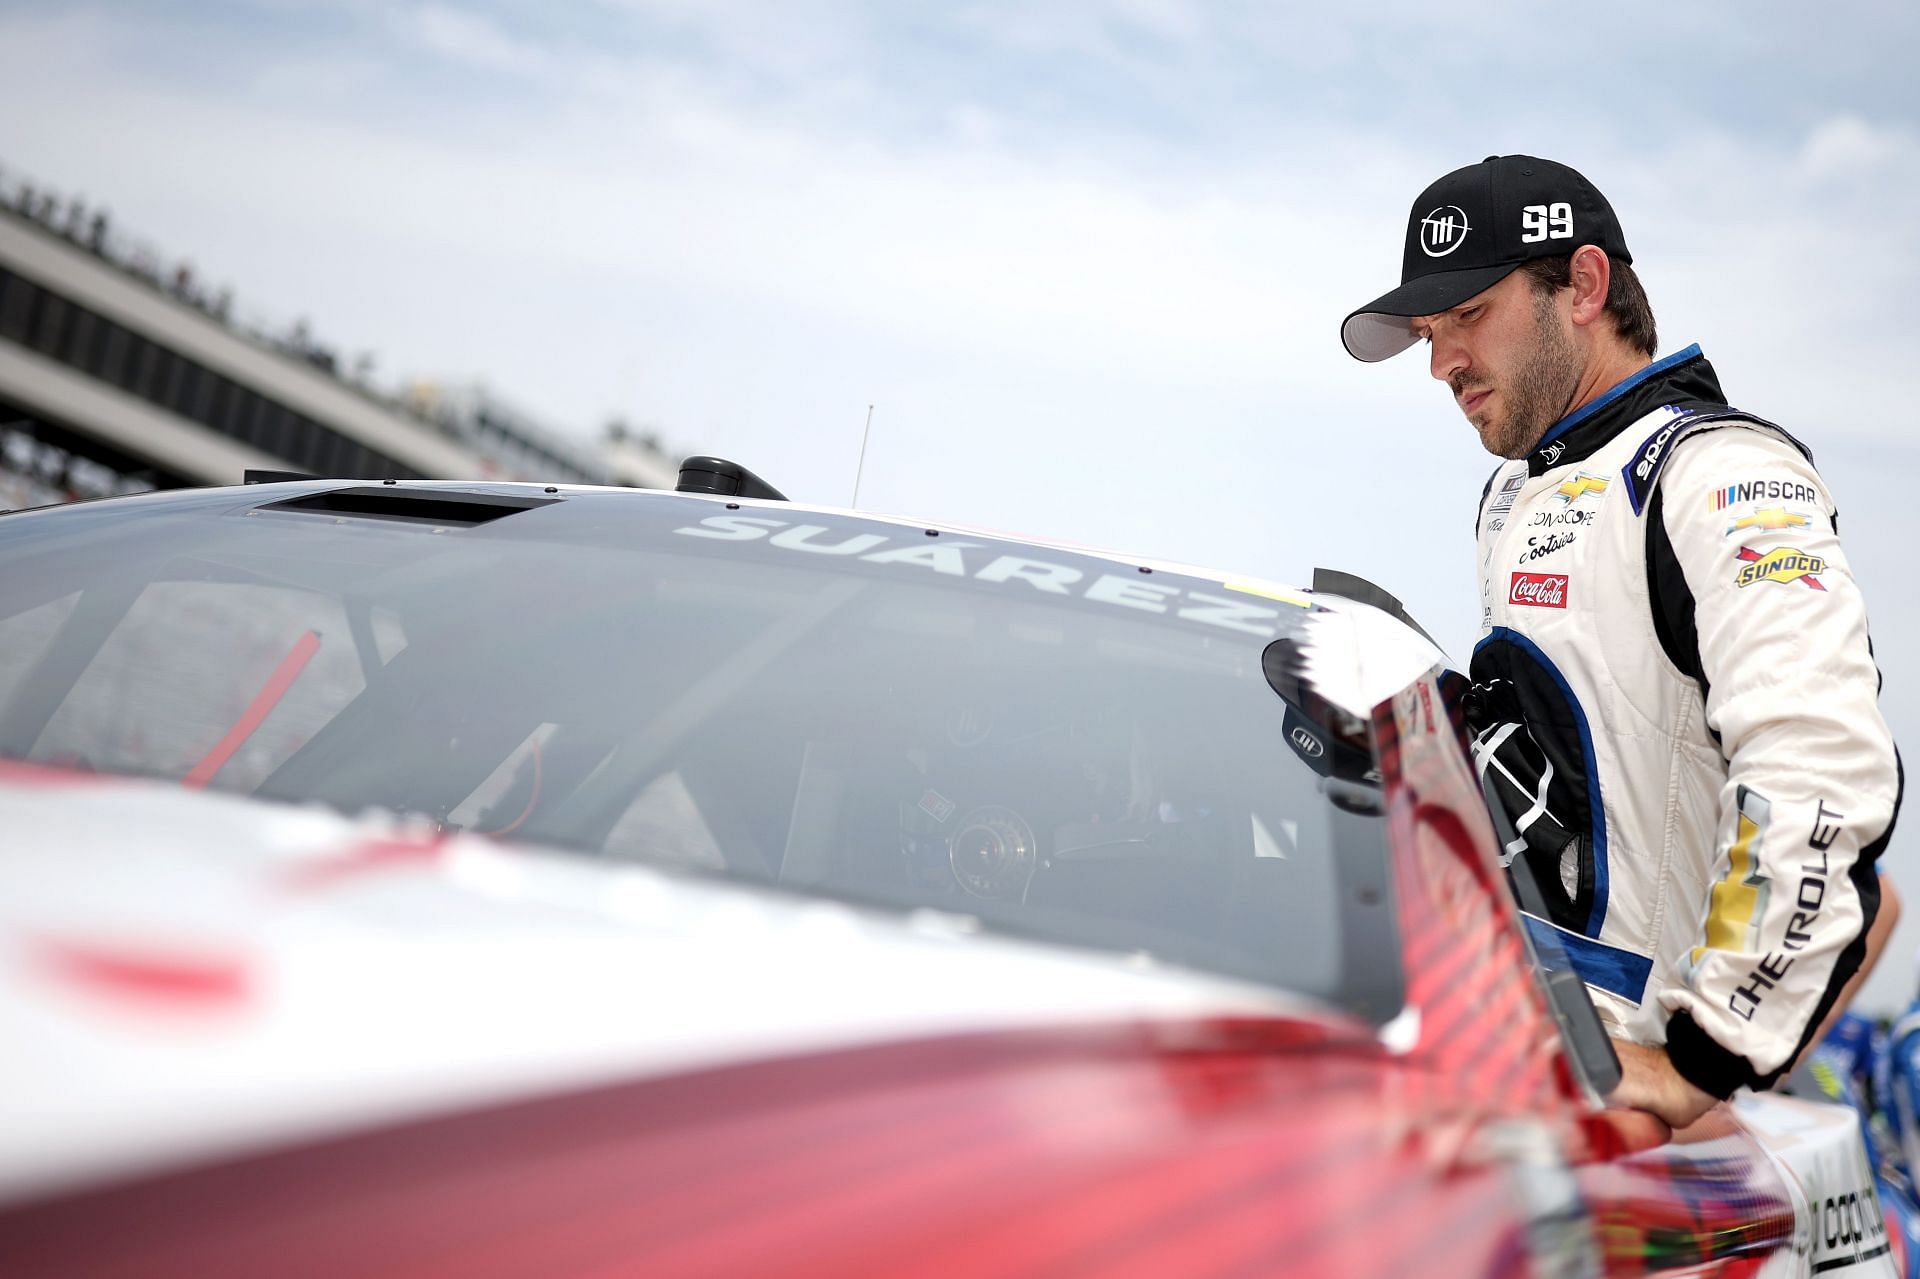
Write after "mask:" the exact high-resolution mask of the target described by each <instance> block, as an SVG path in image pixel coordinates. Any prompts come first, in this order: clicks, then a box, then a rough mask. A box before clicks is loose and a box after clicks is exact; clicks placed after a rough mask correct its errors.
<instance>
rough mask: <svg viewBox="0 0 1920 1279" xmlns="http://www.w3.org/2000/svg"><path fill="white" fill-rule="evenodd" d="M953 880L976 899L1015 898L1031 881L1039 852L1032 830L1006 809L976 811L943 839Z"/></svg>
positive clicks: (1016, 814) (964, 818)
mask: <svg viewBox="0 0 1920 1279" xmlns="http://www.w3.org/2000/svg"><path fill="white" fill-rule="evenodd" d="M947 851H948V858H949V860H950V861H951V863H952V865H953V877H954V878H955V879H957V880H959V881H960V886H961V887H962V888H964V889H966V890H967V891H968V892H970V893H972V894H973V895H974V896H976V897H998V898H1008V897H1018V896H1020V894H1022V893H1024V892H1025V891H1026V888H1027V881H1028V880H1029V879H1032V878H1033V872H1034V868H1035V867H1036V866H1037V865H1038V864H1039V850H1038V847H1037V845H1036V844H1035V842H1034V838H1033V828H1032V827H1031V826H1028V825H1027V823H1026V822H1025V821H1024V820H1022V819H1021V817H1020V815H1019V814H1018V813H1016V812H1014V811H1013V810H1012V809H1008V808H976V809H973V810H972V811H971V812H969V813H967V815H966V816H964V817H962V818H961V819H960V821H959V823H958V825H957V826H956V827H955V829H954V832H953V834H952V835H950V836H948V838H947Z"/></svg>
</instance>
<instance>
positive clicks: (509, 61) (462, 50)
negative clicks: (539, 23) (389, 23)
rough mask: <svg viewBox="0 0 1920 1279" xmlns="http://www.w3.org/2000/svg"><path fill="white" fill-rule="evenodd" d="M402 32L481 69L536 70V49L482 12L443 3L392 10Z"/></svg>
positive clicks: (445, 55)
mask: <svg viewBox="0 0 1920 1279" xmlns="http://www.w3.org/2000/svg"><path fill="white" fill-rule="evenodd" d="M394 19H395V24H396V25H397V26H398V27H399V28H400V29H401V31H402V32H403V33H404V34H405V35H407V36H410V37H411V38H412V39H414V40H416V41H418V42H419V44H420V46H421V47H422V48H424V49H426V50H428V51H429V52H431V53H433V54H435V55H437V56H439V57H442V58H446V59H448V60H449V61H452V62H456V63H459V64H461V65H463V66H468V67H474V68H478V69H480V70H483V71H509V72H516V73H523V72H528V71H532V70H536V69H538V68H539V67H540V66H541V65H542V61H543V60H542V59H541V58H540V57H539V56H538V53H537V51H536V50H535V48H534V47H533V46H532V45H531V44H528V43H526V42H523V41H518V40H515V39H513V38H512V37H511V36H509V35H507V33H506V32H504V31H502V30H501V29H500V26H499V24H498V23H496V22H494V21H493V20H492V19H491V18H488V17H486V16H485V15H483V14H480V13H476V12H474V11H472V10H469V9H459V8H455V7H453V6H451V5H446V4H423V5H418V6H416V7H414V8H411V9H400V10H396V11H395V13H394Z"/></svg>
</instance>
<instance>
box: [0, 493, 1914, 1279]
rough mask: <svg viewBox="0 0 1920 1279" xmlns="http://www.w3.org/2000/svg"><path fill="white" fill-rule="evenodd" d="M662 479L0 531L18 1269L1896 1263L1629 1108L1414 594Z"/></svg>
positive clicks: (0, 977)
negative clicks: (1546, 934)
mask: <svg viewBox="0 0 1920 1279" xmlns="http://www.w3.org/2000/svg"><path fill="white" fill-rule="evenodd" d="M690 473H691V474H693V475H694V477H695V478H694V481H693V482H695V483H698V484H700V485H702V486H704V487H705V488H707V489H708V490H710V491H709V492H706V493H650V492H638V491H626V490H610V489H593V488H541V487H538V486H526V485H507V484H482V485H463V484H452V483H425V482H412V481H403V482H392V481H389V482H386V483H375V484H366V483H358V482H351V481H336V482H323V481H303V482H287V483H271V484H260V485H252V486H247V487H243V488H232V489H210V490H198V491H185V492H175V493H166V494H148V495H142V496H138V497H131V498H124V499H114V500H110V501H103V502H96V503H88V504H81V505H76V506H71V507H65V508H59V509H49V510H43V511H37V512H25V513H19V514H14V515H9V516H6V517H5V518H0V565H3V566H4V569H0V1272H4V1273H7V1274H21V1275H36V1276H37V1275H82V1274H84V1275H123V1274H124V1275H142V1276H150V1275H183V1276H184V1275H193V1276H212V1275H262V1274H272V1275H307V1274H312V1275H340V1274H354V1275H378V1274H391V1275H410V1274H431V1275H541V1276H569V1275H582V1276H584V1275H594V1276H611V1275H627V1274H635V1275H640V1274H644V1275H764V1274H783V1275H850V1274H883V1273H951V1274H962V1273H964V1274H992V1275H1015V1274H1020V1275H1067V1274H1074V1275H1091V1274H1098V1275H1128V1274H1139V1275H1169V1274H1181V1275H1216V1274H1218V1275H1228V1274H1246V1275H1362V1276H1366V1275H1377V1276H1392V1275H1405V1274H1416V1273H1417V1274H1422V1275H1440V1276H1451V1275H1458V1276H1468V1275H1474V1276H1484V1275H1523V1274H1535V1275H1589V1274H1598V1273H1606V1274H1643V1273H1654V1272H1658V1273H1662V1274H1698V1275H1761V1274H1764V1275H1775V1274H1778V1275H1792V1274H1807V1273H1819V1274H1823V1275H1825V1274H1845V1275H1868V1274H1894V1273H1897V1270H1898V1268H1899V1267H1900V1266H1901V1265H1903V1264H1904V1258H1903V1257H1902V1256H1901V1255H1900V1253H1901V1248H1900V1245H1899V1243H1898V1241H1897V1240H1896V1239H1894V1238H1892V1237H1891V1236H1890V1235H1889V1233H1888V1230H1887V1227H1886V1223H1885V1220H1884V1217H1883V1214H1882V1212H1881V1210H1880V1208H1879V1206H1878V1204H1877V1203H1876V1202H1875V1200H1874V1191H1873V1179H1872V1177H1871V1175H1870V1173H1869V1170H1868V1169H1867V1167H1866V1161H1865V1156H1864V1154H1863V1152H1862V1149H1861V1145H1860V1141H1859V1138H1858V1135H1857V1131H1856V1126H1855V1119H1854V1116H1853V1115H1852V1113H1851V1112H1849V1111H1846V1110H1844V1109H1840V1108H1836V1107H1830V1106H1822V1105H1815V1104H1811V1103H1808V1102H1804V1101H1797V1100H1793V1099H1790V1098H1784V1097H1778V1096H1771V1095H1770V1096H1764V1097H1759V1096H1756V1097H1743V1098H1741V1099H1739V1100H1737V1101H1736V1102H1735V1103H1734V1104H1733V1105H1731V1106H1730V1107H1726V1108H1722V1109H1721V1110H1719V1111H1716V1112H1715V1113H1714V1114H1712V1115H1710V1116H1709V1117H1708V1119H1707V1120H1705V1121H1703V1122H1702V1123H1701V1124H1699V1125H1697V1126H1696V1127H1695V1128H1693V1129H1690V1130H1688V1131H1687V1132H1686V1133H1684V1134H1682V1135H1681V1137H1682V1139H1681V1140H1677V1141H1670V1140H1668V1139H1667V1134H1666V1133H1664V1132H1663V1131H1659V1130H1658V1125H1657V1123H1656V1122H1655V1121H1652V1120H1650V1119H1649V1118H1648V1117H1646V1116H1640V1115H1635V1114H1631V1113H1624V1112H1615V1111H1607V1110H1604V1109H1602V1108H1601V1106H1600V1104H1599V1101H1598V1098H1599V1095H1600V1094H1601V1093H1602V1092H1604V1091H1605V1090H1606V1088H1607V1087H1609V1086H1610V1083H1611V1080H1612V1078H1613V1077H1614V1076H1613V1074H1612V1072H1614V1071H1615V1070H1617V1066H1616V1064H1615V1062H1614V1060H1613V1057H1612V1053H1611V1049H1610V1048H1609V1047H1608V1046H1607V1044H1606V1041H1605V1039H1604V1037H1602V1036H1600V1035H1599V1033H1598V1025H1597V1022H1595V1021H1594V1019H1593V1015H1592V1009H1591V1007H1590V1005H1588V1004H1587V1003H1586V1001H1585V998H1584V995H1583V993H1582V990H1581V988H1580V987H1579V985H1578V983H1577V981H1574V980H1572V978H1571V975H1570V974H1568V973H1565V972H1558V973H1556V972H1553V971H1551V970H1552V969H1553V968H1554V966H1555V965H1554V961H1553V957H1552V956H1539V955H1536V954H1534V953H1533V951H1532V950H1531V949H1530V943H1529V941H1528V939H1527V937H1526V936H1525V935H1524V933H1523V932H1522V930H1521V929H1520V928H1519V927H1518V926H1517V913H1516V907H1515V905H1514V900H1513V897H1512V895H1511V894H1510V891H1509V888H1508V885H1507V882H1506V879H1505V877H1504V875H1503V874H1502V872H1501V871H1500V869H1499V867H1498V864H1497V859H1496V856H1495V850H1496V848H1497V838H1496V835H1495V832H1494V829H1493V827H1492V825H1491V822H1490V818H1489V814H1488V810H1487V809H1486V807H1485V806H1484V803H1483V801H1482V797H1481V795H1480V792H1479V790H1478V789H1477V786H1476V783H1475V780H1474V775H1473V772H1472V770H1471V768H1470V766H1469V764H1468V761H1467V756H1466V754H1465V752H1464V750H1463V747H1462V743H1461V738H1460V735H1459V731H1458V727H1457V714H1458V711H1457V698H1456V697H1455V696H1454V695H1453V694H1454V691H1455V688H1454V685H1455V681H1454V678H1453V677H1451V676H1449V675H1448V674H1447V672H1446V669H1445V662H1444V658H1443V656H1442V655H1441V654H1440V652H1439V651H1438V650H1437V649H1435V648H1434V647H1433V645H1432V644H1431V643H1430V642H1429V641H1428V640H1426V639H1425V637H1424V636H1423V635H1421V634H1420V633H1419V632H1418V630H1417V628H1415V627H1413V626H1412V625H1411V624H1410V623H1408V622H1407V621H1405V620H1404V619H1403V617H1401V616H1399V615H1397V608H1396V607H1395V606H1394V605H1393V604H1392V602H1391V601H1390V600H1389V599H1387V598H1386V597H1384V596H1381V595H1379V594H1378V593H1377V592H1369V591H1368V590H1367V589H1365V588H1364V587H1362V586H1360V585H1357V584H1355V583H1353V582H1352V581H1351V580H1344V581H1343V580H1341V579H1338V578H1336V577H1331V576H1330V577H1326V578H1323V579H1322V582H1321V589H1319V590H1301V589H1294V588H1287V587H1281V586H1276V585H1273V584H1269V583H1262V582H1255V581H1245V580H1239V579H1235V578H1232V577H1226V576H1222V575H1219V574H1210V573H1204V572H1200V571H1196V570H1192V569H1183V568H1178V567H1175V566H1172V565H1167V564H1161V563H1155V562H1150V561H1145V562H1143V561H1138V560H1133V559H1127V558H1124V557H1117V556H1111V555H1104V554H1101V553H1097V552H1091V551H1087V550H1084V549H1078V548H1067V547H1062V546H1058V545H1049V544H1043V543H1037V542H1031V541H1023V540H1019V539H1014V538H1009V537H1006V536H1004V535H998V534H984V533H977V532H973V531H969V530H964V529H958V528H953V527H941V526H931V525H926V524H919V523H911V522H906V521H902V520H896V519H882V518H877V517H874V516H870V515H866V514H861V513H856V512H850V511H841V510H829V509H820V508H812V507H804V506H799V505H795V504H791V503H787V502H784V501H781V500H777V499H776V498H774V497H772V496H761V497H753V496H747V495H745V493H742V492H740V490H742V489H744V490H746V492H754V491H761V492H763V493H764V492H765V491H764V490H756V488H755V485H754V483H753V482H752V477H751V476H747V475H743V474H742V473H740V472H738V471H737V469H734V468H728V467H726V466H725V465H724V464H718V463H713V464H703V466H702V467H696V468H692V471H691V472H690ZM714 489H718V490H720V491H719V492H713V491H711V490H714ZM1369 595H1371V597H1372V602H1368V601H1367V600H1366V599H1358V598H1353V597H1354V596H1362V597H1366V596H1369Z"/></svg>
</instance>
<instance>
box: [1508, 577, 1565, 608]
mask: <svg viewBox="0 0 1920 1279" xmlns="http://www.w3.org/2000/svg"><path fill="white" fill-rule="evenodd" d="M1507 603H1509V604H1524V605H1526V606H1527V607H1528V608H1565V607H1566V606H1567V575H1566V574H1565V573H1515V574H1514V575H1513V581H1512V583H1511V584H1510V585H1509V586H1508V587H1507Z"/></svg>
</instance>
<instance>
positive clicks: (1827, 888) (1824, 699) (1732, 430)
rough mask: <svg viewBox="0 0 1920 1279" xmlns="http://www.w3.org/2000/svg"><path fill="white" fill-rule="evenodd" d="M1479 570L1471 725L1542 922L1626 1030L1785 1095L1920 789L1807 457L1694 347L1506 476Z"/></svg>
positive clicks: (1618, 1031)
mask: <svg viewBox="0 0 1920 1279" xmlns="http://www.w3.org/2000/svg"><path fill="white" fill-rule="evenodd" d="M1478 555H1479V565H1480V582H1481V600H1482V605H1483V609H1482V614H1481V621H1482V627H1481V629H1482V633H1483V634H1482V638H1481V640H1480V642H1479V644H1478V645H1477V646H1476V647H1475V650H1474V655H1473V663H1472V672H1471V673H1472V678H1473V683H1474V691H1473V693H1472V694H1471V695H1470V696H1469V699H1468V719H1469V723H1470V725H1471V726H1472V728H1473V730H1474V733H1475V738H1476V742H1475V754H1476V757H1477V761H1478V763H1479V766H1480V768H1481V770H1482V772H1483V774H1485V775H1486V776H1487V779H1488V780H1489V781H1490V782H1491V783H1492V784H1493V789H1494V790H1495V792H1496V795H1497V797H1498V799H1499V800H1500V802H1501V803H1502V805H1503V807H1505V808H1506V810H1507V812H1508V814H1509V815H1510V816H1511V817H1512V818H1513V820H1514V824H1515V826H1516V827H1517V828H1518V830H1519V832H1520V834H1519V837H1518V838H1516V839H1515V841H1514V843H1513V844H1512V845H1511V846H1510V847H1509V849H1508V850H1507V853H1508V860H1509V861H1510V860H1511V858H1512V857H1513V856H1516V855H1517V856H1524V857H1525V858H1526V859H1527V862H1528V864H1529V865H1530V866H1531V867H1532V868H1533V870H1534V872H1535V878H1536V879H1537V880H1538V881H1539V883H1540V885H1541V887H1542V889H1543V890H1544V892H1545V895H1546V898H1547V905H1548V910H1547V914H1548V915H1549V916H1550V918H1548V919H1544V920H1543V919H1539V918H1536V917H1533V916H1528V917H1527V919H1526V923H1527V926H1528V927H1529V928H1530V929H1533V930H1550V931H1551V932H1553V933H1554V934H1557V938H1558V941H1559V943H1560V945H1561V948H1562V949H1563V950H1564V952H1565V954H1566V955H1567V957H1568V959H1569V961H1570V962H1571V964H1572V966H1573V967H1574V969H1575V970H1576V971H1577V972H1578V973H1579V974H1580V976H1581V978H1582V980H1584V981H1585V982H1586V983H1587V986H1588V988H1589V990H1590V991H1591V992H1592V994H1593V998H1594V1002H1595V1004H1596V1006H1597V1007H1598V1008H1599V1010H1600V1015H1601V1017H1602V1019H1603V1020H1604V1021H1605V1022H1606V1023H1607V1024H1608V1028H1609V1030H1610V1031H1611V1033H1613V1034H1615V1035H1618V1036H1620V1037H1623V1038H1627V1039H1632V1040H1637V1041H1639V1042H1642V1043H1653V1044H1658V1043H1665V1044H1666V1046H1667V1050H1668V1053H1669V1056H1670V1057H1671V1059H1672V1061H1673V1064H1674V1067H1675V1068H1676V1069H1677V1070H1678V1071H1679V1073H1680V1074H1681V1075H1682V1076H1684V1077H1685V1078H1686V1079H1688V1080H1689V1081H1691V1082H1692V1083H1694V1084H1695V1085H1697V1086H1698V1087H1700V1088H1702V1089H1704V1090H1705V1091H1707V1092H1709V1093H1711V1094H1713V1095H1715V1096H1718V1097H1725V1096H1727V1095H1729V1094H1730V1093H1731V1092H1733V1090H1734V1089H1735V1088H1737V1087H1739V1086H1741V1085H1743V1084H1745V1085H1749V1086H1752V1087H1766V1086H1768V1085H1770V1084H1771V1083H1772V1082H1773V1081H1774V1080H1775V1079H1776V1078H1777V1077H1778V1076H1779V1074H1780V1073H1781V1072H1782V1071H1783V1070H1784V1069H1785V1068H1786V1067H1787V1066H1788V1065H1789V1064H1790V1063H1791V1062H1792V1060H1793V1058H1794V1056H1795V1054H1796V1053H1797V1051H1798V1050H1799V1048H1800V1047H1801V1046H1802V1045H1803V1044H1805V1043H1806V1041H1807V1040H1808V1039H1809V1037H1810V1036H1812V1035H1813V1033H1814V1032H1815V1031H1816V1030H1817V1029H1818V1027H1819V1024H1820V1021H1821V1019H1822V1018H1823V1017H1824V1015H1825V1014H1826V1012H1827V1010H1828V1009H1829V1008H1830V1007H1832V1005H1833V1003H1834V1001H1835V1000H1836V998H1837V997H1838V995H1839V992H1840V989H1841V987H1842V986H1843V985H1844V984H1845V982H1846V981H1847V979H1848V978H1849V977H1850V976H1851V975H1852V974H1853V973H1854V972H1855V971H1856V970H1857V969H1858V967H1859V965H1860V962H1861V958H1862V956H1863V954H1864V953H1865V945H1866V943H1865V938H1866V931H1867V928H1868V926H1869V925H1870V924H1871V923H1872V921H1873V916H1874V912H1875V910H1876V909H1877V907H1878V904H1879V885H1878V882H1877V880H1876V878H1875V867H1874V859H1875V858H1876V857H1878V855H1879V853H1880V851H1881V850H1882V849H1883V848H1884V847H1885V846H1886V842H1887V839H1888V837H1889V836H1890V835H1891V833H1892V829H1893V820H1894V815H1895V813H1896V811H1897V810H1898V807H1899V802H1900V789H1901V778H1900V765H1899V759H1898V756H1897V754H1896V753H1895V750H1894V745H1893V739H1892V737H1891V735H1890V734H1889V733H1888V731H1887V726H1886V723H1885V721H1884V720H1883V719H1882V718H1881V715H1880V711H1879V708H1878V706H1877V705H1876V698H1877V695H1878V691H1879V672H1878V671H1877V669H1876V668H1875V666H1874V663H1873V655H1872V650H1871V646H1870V644H1869V641H1868V637H1867V617H1866V608H1865V604H1864V602H1863V601H1862V599H1861V596H1860V592H1859V589H1858V588H1857V587H1856V586H1855V584H1854V580H1853V575H1852V573H1851V572H1850V570H1849V569H1848V567H1847V560H1846V556H1845V554H1844V552H1842V550H1841V548H1840V540H1839V536H1838V533H1837V521H1836V516H1835V511H1834V507H1833V502H1832V500H1831V499H1830V498H1829V497H1828V494H1827V490H1826V487H1825V485H1824V484H1822V483H1821V480H1820V477H1819V475H1818V474H1817V473H1816V472H1815V471H1814V468H1813V464H1812V461H1811V459H1810V457H1809V455H1808V454H1807V452H1806V450H1805V449H1804V448H1802V447H1801V446H1800V445H1799V444H1798V443H1797V442H1795V441H1794V440H1793V439H1792V438H1791V437H1790V436H1788V435H1787V434H1786V433H1785V432H1784V431H1781V430H1780V429H1779V428H1777V427H1774V426H1771V425H1769V424H1767V423H1765V422H1762V421H1759V420H1758V419H1755V418H1753V417H1751V416H1749V415H1746V414H1743V413H1739V412H1737V411H1735V410H1733V409H1729V408H1728V407H1727V406H1726V405H1725V404H1724V403H1723V402H1722V398H1721V393H1720V387H1719V384H1718V382H1717V380H1716V379H1715V377H1714V374H1713V369H1712V367H1711V366H1710V365H1709V364H1708V363H1707V361H1706V359H1705V357H1703V356H1702V355H1701V354H1700V352H1699V348H1697V347H1689V348H1688V349H1687V350H1685V351H1682V352H1680V353H1679V354H1677V355H1674V356H1671V357H1668V358H1667V359H1664V360H1661V361H1659V362H1657V363H1655V364H1652V365H1650V366H1649V367H1648V368H1646V369H1644V370H1642V371H1641V372H1640V373H1638V374H1636V375H1635V376H1633V377H1631V378H1628V379H1627V380H1626V381H1625V382H1622V383H1621V384H1620V385H1619V386H1616V387H1614V388H1613V389H1611V390H1610V391H1608V392H1607V393H1606V394H1605V395H1603V396H1601V397H1600V398H1599V399H1597V400H1595V401H1593V402H1592V403H1590V404H1588V405H1586V406H1584V407H1583V408H1582V409H1580V410H1579V411H1577V412H1575V413H1573V414H1571V415H1570V416H1568V417H1567V418H1566V419H1564V420H1563V421H1562V422H1560V423H1559V424H1558V425H1557V426H1555V427H1554V429H1553V430H1551V431H1549V432H1548V433H1547V435H1546V436H1545V437H1544V438H1543V439H1542V441H1541V444H1540V446H1539V447H1538V448H1536V449H1535V451H1534V452H1533V453H1532V454H1531V455H1530V456H1528V457H1527V458H1525V459H1522V460H1519V461H1513V462H1509V463H1507V464H1505V465H1504V466H1502V467H1501V468H1500V469H1499V470H1498V471H1496V472H1495V473H1494V475H1493V478H1492V480H1491V481H1490V482H1489V484H1488V486H1487V491H1486V494H1485V496H1484V497H1483V498H1482V499H1481V504H1480V515H1479V546H1478ZM1542 949H1543V951H1544V950H1549V949H1552V948H1551V947H1550V946H1543V947H1542Z"/></svg>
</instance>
